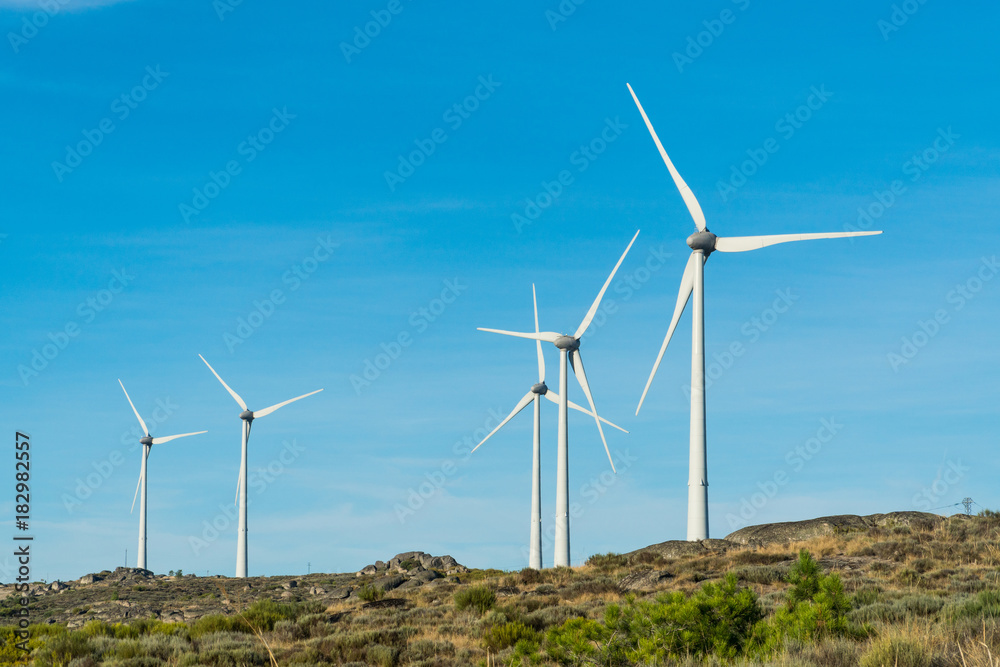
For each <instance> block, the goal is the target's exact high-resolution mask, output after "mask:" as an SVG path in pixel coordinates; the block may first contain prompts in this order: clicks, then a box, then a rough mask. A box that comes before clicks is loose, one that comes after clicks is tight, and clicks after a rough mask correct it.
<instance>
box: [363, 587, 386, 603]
mask: <svg viewBox="0 0 1000 667" xmlns="http://www.w3.org/2000/svg"><path fill="white" fill-rule="evenodd" d="M358 597H359V598H361V599H362V600H364V601H365V602H375V601H376V600H381V599H382V598H384V597H385V589H383V588H381V587H379V586H372V585H371V584H365V585H364V586H362V587H361V588H359V589H358Z"/></svg>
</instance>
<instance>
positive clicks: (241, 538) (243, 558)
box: [198, 354, 323, 577]
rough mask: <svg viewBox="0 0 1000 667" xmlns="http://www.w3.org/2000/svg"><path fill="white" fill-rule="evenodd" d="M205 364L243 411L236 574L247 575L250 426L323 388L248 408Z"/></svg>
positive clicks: (237, 491)
mask: <svg viewBox="0 0 1000 667" xmlns="http://www.w3.org/2000/svg"><path fill="white" fill-rule="evenodd" d="M198 356H199V357H200V358H201V360H202V361H205V357H202V356H201V355H200V354H199V355H198ZM205 365H206V366H208V370H210V371H212V375H214V376H215V377H216V379H218V381H219V382H221V383H222V386H223V387H225V388H226V391H228V392H229V395H230V396H232V397H233V398H234V399H236V402H237V403H238V404H239V406H240V407H241V408H243V412H241V413H240V419H241V420H242V421H243V424H242V435H241V436H240V440H241V444H242V454H241V457H240V476H239V479H238V480H237V482H236V495H237V497H238V502H239V506H240V523H239V533H238V534H237V540H236V576H237V577H246V576H247V442H249V440H250V426H251V424H253V420H254V419H259V418H261V417H266V416H267V415H269V414H271V413H272V412H274V411H275V410H277V409H278V408H282V407H284V406H286V405H288V404H289V403H294V402H295V401H297V400H299V399H302V398H305V397H306V396H312V395H313V394H318V393H319V392H321V391H323V390H322V389H317V390H316V391H311V392H309V393H308V394H302V395H301V396H296V397H295V398H290V399H288V400H287V401H282V402H281V403H278V404H276V405H272V406H271V407H269V408H264V409H263V410H256V411H251V410H250V409H248V408H247V404H246V402H245V401H244V400H243V399H242V398H240V395H239V394H237V393H236V392H235V391H233V390H232V388H230V386H229V385H228V384H226V382H225V380H223V379H222V378H221V377H219V374H218V373H216V372H215V369H214V368H212V366H211V364H209V363H208V362H207V361H205Z"/></svg>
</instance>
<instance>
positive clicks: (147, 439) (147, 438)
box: [139, 435, 153, 447]
mask: <svg viewBox="0 0 1000 667" xmlns="http://www.w3.org/2000/svg"><path fill="white" fill-rule="evenodd" d="M139 444H140V445H146V446H147V447H149V446H151V445H152V444H153V437H152V436H149V435H147V436H145V437H143V438H139Z"/></svg>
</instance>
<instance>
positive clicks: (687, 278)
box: [635, 253, 704, 415]
mask: <svg viewBox="0 0 1000 667" xmlns="http://www.w3.org/2000/svg"><path fill="white" fill-rule="evenodd" d="M697 258H698V254H697V253H691V256H690V257H689V258H688V262H687V266H685V267H684V275H682V276H681V288H680V290H679V291H678V292H677V305H675V306H674V316H673V318H671V320H670V328H668V329H667V335H666V337H665V338H664V339H663V345H661V346H660V353H659V354H658V355H656V363H655V364H653V370H652V371H651V372H650V374H649V379H648V380H646V387H645V389H643V390H642V398H640V399H639V407H637V408H636V409H635V414H636V415H638V414H639V410H641V409H642V402H643V401H645V400H646V393H647V392H648V391H649V386H650V385H651V384H653V378H654V377H655V376H656V369H658V368H659V367H660V361H661V360H662V359H663V353H664V352H666V351H667V345H669V344H670V339H671V337H672V336H673V335H674V329H676V328H677V322H678V321H680V319H681V314H682V313H683V312H684V307H685V306H686V305H687V302H688V299H690V298H691V292H692V291H693V290H694V267H695V262H696V261H698V259H697ZM702 261H704V256H703V259H702Z"/></svg>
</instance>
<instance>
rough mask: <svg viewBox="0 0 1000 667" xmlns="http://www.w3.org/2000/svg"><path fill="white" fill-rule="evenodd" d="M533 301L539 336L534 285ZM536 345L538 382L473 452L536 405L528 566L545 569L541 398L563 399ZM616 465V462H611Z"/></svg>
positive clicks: (571, 404)
mask: <svg viewBox="0 0 1000 667" xmlns="http://www.w3.org/2000/svg"><path fill="white" fill-rule="evenodd" d="M531 298H532V300H533V301H534V305H535V333H536V334H537V333H538V298H537V297H536V296H535V286H534V285H532V286H531ZM535 345H536V346H537V350H538V383H537V384H535V385H534V386H532V387H531V389H529V390H528V393H527V394H525V395H524V396H523V397H522V398H521V400H520V401H519V402H518V404H517V405H516V406H514V409H513V410H511V413H510V414H509V415H507V418H506V419H504V420H503V421H502V422H500V423H499V424H498V425H497V427H496V428H495V429H493V430H492V431H490V433H489V435H487V436H486V437H485V438H483V441H482V442H480V443H479V444H478V445H476V446H475V448H473V450H472V451H473V452H474V451H476V450H477V449H479V448H480V447H482V446H483V445H484V444H485V443H486V441H487V440H489V439H490V438H492V437H493V434H494V433H496V432H497V431H499V430H500V429H502V428H503V427H504V425H505V424H506V423H507V422H509V421H510V420H511V419H513V418H514V416H515V415H517V414H518V413H519V412H521V410H524V409H525V408H526V407H528V403H531V402H534V404H535V429H534V450H533V451H534V454H533V457H532V460H531V461H532V462H531V534H530V540H529V544H530V547H529V551H528V567H530V568H532V569H534V570H541V569H542V476H541V475H542V473H541V467H542V463H541V440H542V424H541V408H542V406H541V399H542V396H544V397H545V398H547V399H549V400H550V401H552V402H553V403H555V404H556V405H559V403H560V400H561V399H560V397H559V395H558V394H556V393H555V392H554V391H552V390H550V389H549V388H548V386H547V385H546V384H545V357H544V356H543V355H542V341H541V340H535ZM567 403H568V405H569V407H571V408H573V409H574V410H576V411H577V412H582V413H583V414H585V415H589V416H591V417H593V416H594V413H592V412H591V411H590V410H587V409H586V408H582V407H580V406H579V405H577V404H576V403H574V402H573V401H568V402H567ZM599 419H600V420H601V421H602V422H604V423H605V424H607V425H608V426H613V427H614V428H616V429H618V430H619V431H622V432H624V433H628V431H626V430H625V429H623V428H622V427H621V426H618V425H616V424H612V423H611V422H609V421H608V420H607V419H605V418H604V417H600V418H599ZM611 465H612V466H614V462H612V463H611Z"/></svg>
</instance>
